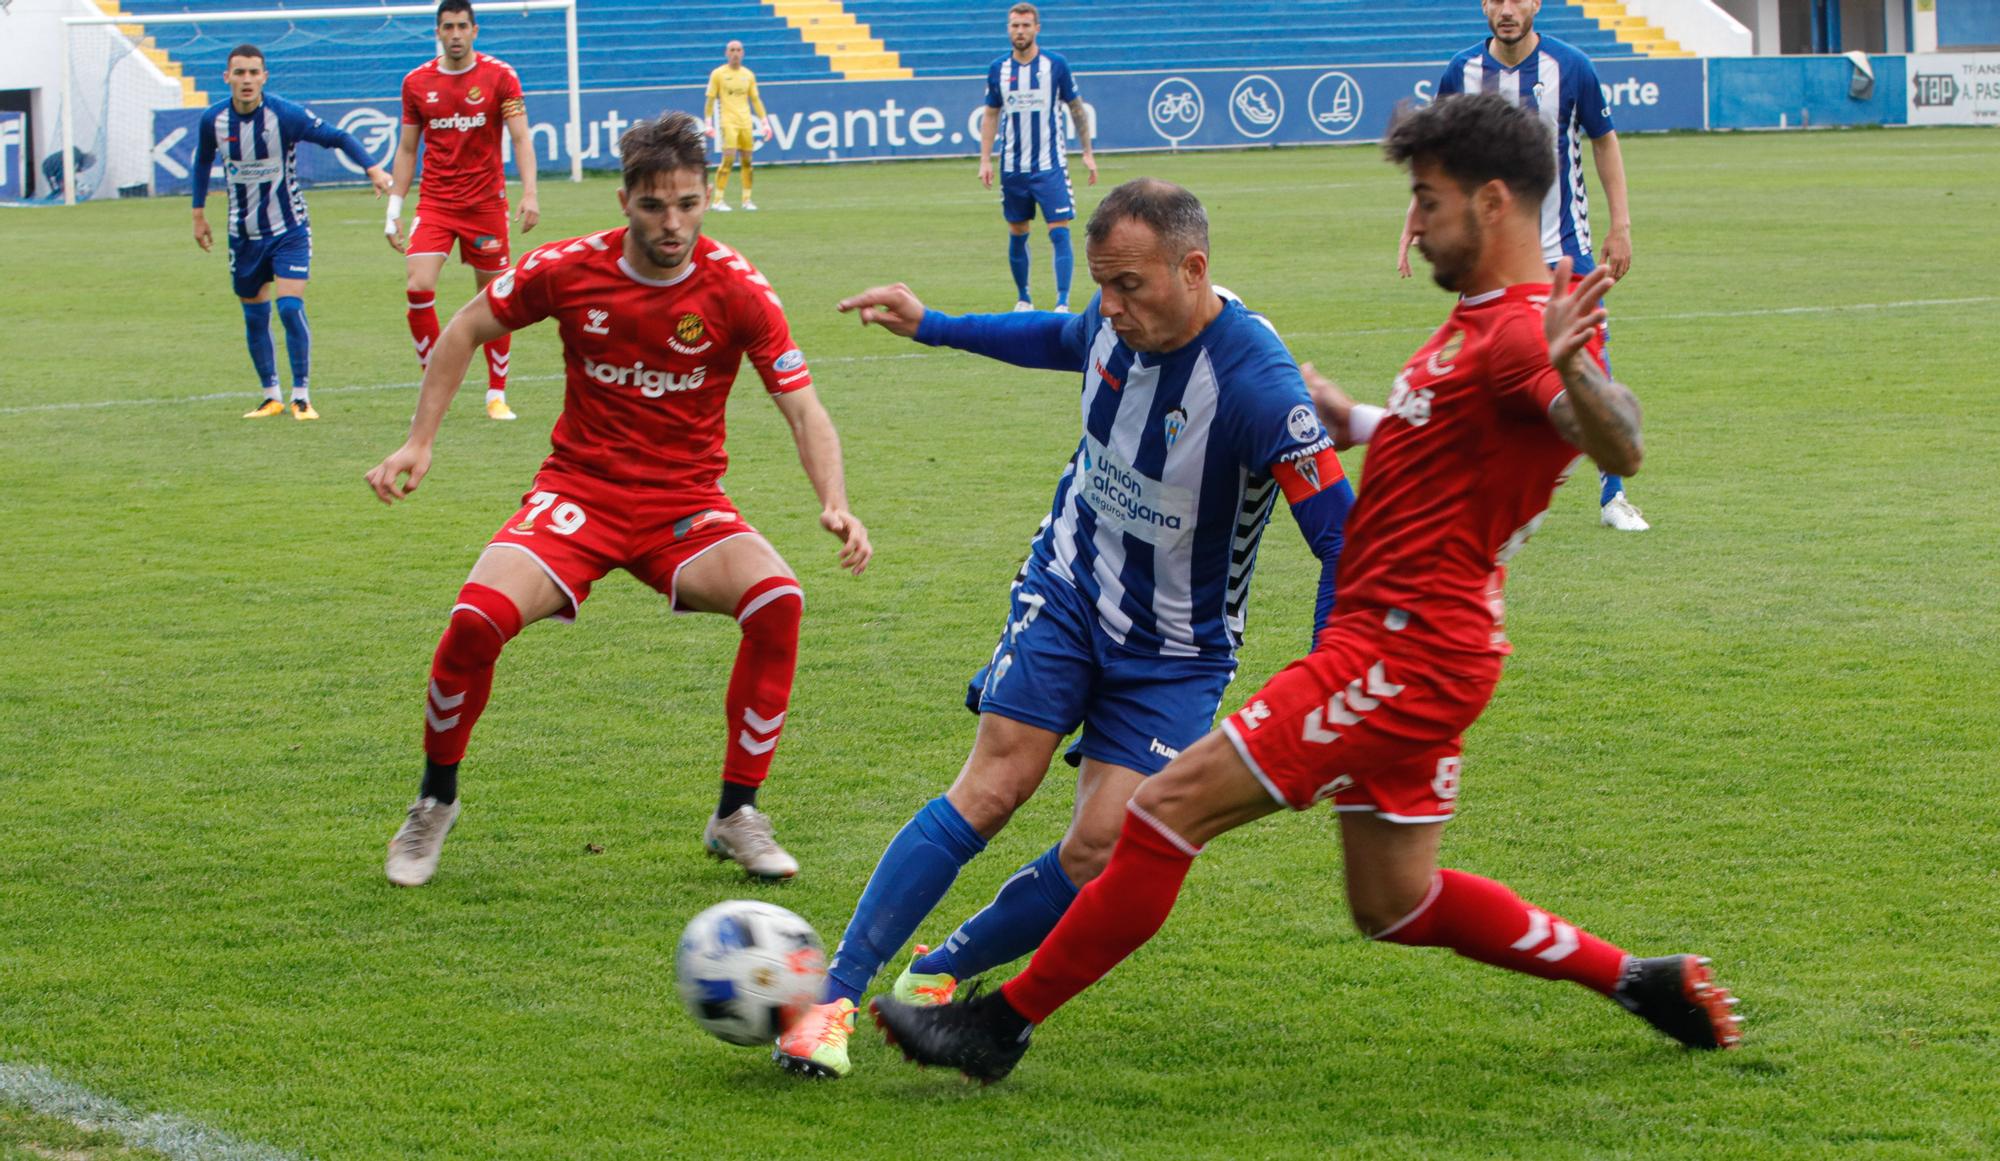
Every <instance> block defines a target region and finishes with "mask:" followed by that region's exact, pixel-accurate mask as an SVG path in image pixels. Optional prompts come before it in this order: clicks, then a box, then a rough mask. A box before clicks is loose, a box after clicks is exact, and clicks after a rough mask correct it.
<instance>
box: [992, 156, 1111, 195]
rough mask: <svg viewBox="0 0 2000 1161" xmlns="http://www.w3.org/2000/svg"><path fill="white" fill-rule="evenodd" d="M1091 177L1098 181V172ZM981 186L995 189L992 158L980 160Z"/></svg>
mask: <svg viewBox="0 0 2000 1161" xmlns="http://www.w3.org/2000/svg"><path fill="white" fill-rule="evenodd" d="M1090 175H1091V178H1090V179H1091V180H1092V181H1096V180H1097V171H1096V170H1095V169H1093V170H1091V171H1090ZM979 184H980V185H983V186H985V187H986V188H987V189H992V188H993V159H992V158H990V157H982V158H980V159H979Z"/></svg>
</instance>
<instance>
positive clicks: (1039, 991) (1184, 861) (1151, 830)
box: [1000, 803, 1200, 1024]
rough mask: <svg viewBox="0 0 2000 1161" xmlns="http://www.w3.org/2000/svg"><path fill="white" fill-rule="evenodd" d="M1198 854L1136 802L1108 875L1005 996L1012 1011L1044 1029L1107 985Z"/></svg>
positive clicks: (1176, 892)
mask: <svg viewBox="0 0 2000 1161" xmlns="http://www.w3.org/2000/svg"><path fill="white" fill-rule="evenodd" d="M1199 853H1200V848H1198V847H1194V846H1190V845H1188V843H1187V841H1186V840H1185V839H1183V838H1181V837H1180V836H1179V835H1177V834H1175V833H1173V832H1172V831H1170V830H1168V829H1167V828H1166V827H1165V825H1163V824H1161V823H1159V822H1157V821H1156V820H1155V819H1154V818H1153V817H1152V816H1151V815H1149V814H1147V813H1146V812H1145V810H1144V809H1142V808H1141V807H1140V806H1139V805H1138V804H1137V803H1133V804H1132V805H1130V806H1127V807H1126V810H1125V826H1124V829H1123V830H1121V831H1120V832H1119V834H1118V845H1117V846H1116V847H1115V848H1113V849H1112V852H1111V862H1110V863H1108V864H1106V866H1105V868H1104V873H1103V874H1100V875H1098V876H1097V878H1095V879H1092V880H1091V881H1090V882H1089V883H1088V884H1086V885H1085V886H1084V888H1083V890H1082V892H1081V893H1079V894H1078V895H1077V897H1076V900H1075V902H1073V903H1071V904H1070V905H1069V910H1068V911H1066V912H1064V914H1063V917H1062V921H1061V922H1060V923H1057V924H1056V927H1055V930H1054V931H1052V932H1050V933H1049V937H1048V938H1047V939H1045V940H1043V941H1042V946H1041V947H1040V948H1038V949H1037V950H1036V951H1035V958H1034V959H1032V960H1030V961H1029V963H1028V970H1026V971H1024V972H1022V973H1021V974H1020V975H1018V976H1015V977H1014V978H1013V979H1011V980H1008V981H1007V983H1006V984H1005V985H1004V986H1003V987H1002V988H1001V989H1000V992H1001V994H1002V995H1004V996H1006V997H1007V1003H1008V1005H1009V1006H1011V1007H1012V1008H1013V1009H1014V1010H1015V1011H1016V1012H1019V1013H1020V1014H1021V1015H1023V1016H1026V1017H1027V1018H1028V1019H1029V1020H1032V1021H1033V1022H1035V1023H1037V1024H1039V1023H1041V1022H1042V1021H1044V1020H1046V1019H1048V1018H1049V1014H1050V1013H1051V1012H1054V1011H1055V1010H1056V1009H1057V1008H1060V1007H1062V1006H1063V1005H1064V1004H1066V1003H1068V1002H1069V1001H1070V999H1071V998H1072V997H1074V996H1075V995H1076V994H1077V993H1078V992H1081V991H1083V990H1084V989H1085V988H1087V987H1089V986H1090V985H1092V984H1094V983H1096V982H1097V981H1098V980H1100V979H1102V978H1103V977H1104V976H1105V974H1106V973H1108V972H1110V971H1111V969H1112V968H1114V967H1117V966H1118V964H1119V962H1120V961H1121V960H1123V959H1124V958H1125V957H1126V956H1128V955H1130V954H1132V953H1133V952H1134V951H1137V950H1138V949H1139V946H1140V945H1141V944H1143V943H1145V942H1146V941H1147V940H1149V939H1151V938H1153V934H1154V933H1155V932H1157V931H1159V929H1160V925H1161V924H1163V923H1165V922H1166V921H1167V914H1168V913H1169V912H1171V911H1172V910H1173V909H1174V900H1175V899H1177V898H1179V897H1180V893H1181V883H1182V882H1183V881H1184V880H1185V879H1186V878H1187V873H1188V869H1189V868H1190V867H1192V866H1194V857H1195V855H1197V854H1199Z"/></svg>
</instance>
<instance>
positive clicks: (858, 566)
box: [771, 387, 875, 576]
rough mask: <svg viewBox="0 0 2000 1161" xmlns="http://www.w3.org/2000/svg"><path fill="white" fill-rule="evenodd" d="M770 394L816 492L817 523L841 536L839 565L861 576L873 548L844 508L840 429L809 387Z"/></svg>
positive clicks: (844, 494)
mask: <svg viewBox="0 0 2000 1161" xmlns="http://www.w3.org/2000/svg"><path fill="white" fill-rule="evenodd" d="M771 398H772V400H773V401H775V402H776V403H777V405H778V411H779V413H780V414H782V415H783V416H784V417H785V422H786V423H788V424H790V425H791V428H792V441H793V442H794V443H796V444H798V445H799V464H800V465H801V466H802V467H804V468H805V470H806V479H808V480H811V481H812V486H813V491H814V492H815V493H817V494H818V496H819V524H820V527H822V528H824V529H826V530H827V531H828V532H831V533H833V535H834V536H836V537H838V538H839V539H840V567H842V568H844V569H846V570H847V571H849V572H851V573H853V574H854V575H855V576H860V575H861V570H863V569H865V568H867V567H868V561H869V559H870V558H872V557H873V556H874V555H875V549H874V547H873V546H872V545H870V544H869V543H868V529H867V528H866V527H864V526H863V525H862V523H861V521H860V520H858V519H856V518H855V516H854V513H852V512H850V511H848V509H847V476H846V472H845V470H844V469H843V468H842V466H841V459H840V433H839V432H837V431H835V430H834V429H833V418H832V417H831V416H829V415H828V414H827V413H826V407H825V406H824V405H823V404H821V403H820V401H819V394H818V393H817V392H815V391H814V390H813V389H812V388H811V387H802V388H800V389H799V390H797V391H787V392H785V393H784V394H783V395H773V396H772V397H771Z"/></svg>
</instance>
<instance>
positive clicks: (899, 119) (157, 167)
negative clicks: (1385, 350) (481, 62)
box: [153, 60, 1707, 194]
mask: <svg viewBox="0 0 2000 1161" xmlns="http://www.w3.org/2000/svg"><path fill="white" fill-rule="evenodd" d="M1443 69H1444V66H1443V65H1442V64H1438V65H1366V66H1351V67H1347V68H1270V69H1183V70H1177V71H1159V72H1126V73H1083V74H1079V76H1078V81H1077V84H1078V88H1079V90H1080V91H1081V93H1082V96H1083V99H1084V103H1085V104H1086V105H1087V106H1088V109H1089V113H1090V117H1091V121H1092V124H1093V132H1092V137H1093V141H1094V143H1095V145H1096V147H1097V148H1099V149H1103V150H1106V151H1121V150H1141V149H1221V148H1243V147H1247V146H1256V145H1324V144H1328V143H1331V142H1362V141H1373V140H1379V139H1380V138H1381V137H1382V135H1383V134H1384V133H1385V132H1386V131H1387V129H1388V125H1389V119H1390V117H1391V115H1392V114H1393V113H1394V112H1395V108H1396V106H1397V104H1398V103H1400V102H1403V101H1413V102H1416V103H1418V104H1423V103H1426V102H1428V101H1429V100H1430V99H1431V97H1432V94H1433V92H1434V90H1435V87H1436V84H1437V79H1438V76H1439V74H1440V73H1442V72H1443ZM1598 71H1599V80H1600V81H1601V82H1602V83H1603V86H1604V89H1605V98H1606V101H1607V103H1608V104H1609V105H1610V106H1611V111H1612V117H1613V119H1614V120H1615V121H1616V123H1617V125H1618V128H1619V129H1620V130H1622V131H1626V132H1635V131H1636V132H1646V131H1651V130H1663V129H1700V128H1702V127H1703V126H1704V121H1705V118H1706V116H1707V94H1706V93H1705V91H1704V88H1703V70H1702V62H1700V61H1695V60H1657V61H1656V60H1615V61H1605V62H1602V63H1601V64H1600V65H1599V66H1598ZM761 87H762V90H763V97H764V101H765V104H766V105H767V106H768V107H769V108H770V111H771V127H772V133H771V135H770V137H769V138H767V139H765V140H764V141H762V142H761V143H759V145H758V147H757V154H756V156H757V162H758V164H760V165H761V164H768V163H771V162H781V163H782V162H809V161H861V160H885V159H890V158H914V157H966V156H971V155H974V154H977V153H978V151H979V123H980V118H981V116H982V109H983V101H984V97H985V81H984V79H983V78H977V77H961V78H943V79H939V78H919V79H916V80H900V81H798V82H782V83H772V84H768V85H764V86H761ZM702 91H703V90H702V88H701V87H700V86H695V85H688V86H680V87H674V88H657V89H601V90H594V91H591V92H587V93H584V94H583V103H582V112H583V128H582V132H581V134H580V136H581V139H582V140H581V141H580V142H579V143H577V144H575V145H572V144H571V143H570V142H568V141H567V140H566V137H567V134H566V133H565V132H564V126H565V124H566V122H567V121H568V115H569V106H568V97H567V95H566V94H563V93H531V94H529V95H528V121H529V125H530V131H531V134H532V137H533V140H534V144H535V152H536V155H537V158H538V164H539V166H540V168H541V169H543V170H544V171H549V170H555V171H561V170H565V169H567V168H569V162H570V157H571V155H572V152H576V153H580V154H581V156H582V158H583V163H584V166H585V167H586V168H590V169H615V168H616V167H617V165H618V159H617V156H616V144H617V141H618V137H619V135H620V134H621V133H623V132H624V131H625V129H626V128H627V127H628V126H630V125H631V124H632V122H633V121H634V120H637V119H640V118H644V117H651V116H655V115H657V114H658V113H660V112H661V111H662V110H666V109H681V110H685V111H687V112H690V113H696V114H699V112H700V108H701V99H702ZM313 108H314V110H315V111H316V112H318V113H319V115H320V116H322V117H324V118H326V119H327V120H328V121H332V122H334V123H335V124H338V125H339V126H341V127H342V128H344V129H346V130H348V131H349V132H351V133H353V134H354V135H355V136H356V137H358V138H360V139H361V143H362V145H363V146H365V147H366V148H367V150H368V151H369V153H370V154H371V155H373V156H375V157H376V158H378V159H381V160H383V161H387V160H388V159H389V157H390V155H391V154H392V153H393V152H394V150H395V146H396V137H397V134H398V132H399V124H400V120H401V107H400V104H399V102H398V101H397V100H396V99H395V98H393V97H384V98H381V99H377V100H370V101H321V102H317V103H315V105H314V106H313ZM200 116H201V113H200V111H199V110H195V109H171V110H162V111H160V112H157V113H155V114H154V117H153V140H154V149H153V174H154V190H155V192H157V193H162V194H168V193H182V192H185V191H186V190H187V189H188V172H187V171H188V166H189V165H191V164H192V161H193V157H194V132H193V130H194V125H195V123H196V121H197V120H198V119H199V118H200ZM509 171H510V172H512V166H511V164H510V166H509ZM299 173H300V176H301V178H302V179H303V180H304V182H305V183H306V184H323V183H328V182H354V181H359V180H361V171H360V170H359V169H357V168H356V167H355V166H354V164H353V163H352V162H351V161H349V160H348V159H347V158H345V157H343V156H341V155H339V154H338V153H335V152H332V151H327V150H320V149H314V148H312V147H307V148H304V149H301V150H300V151H299Z"/></svg>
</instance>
